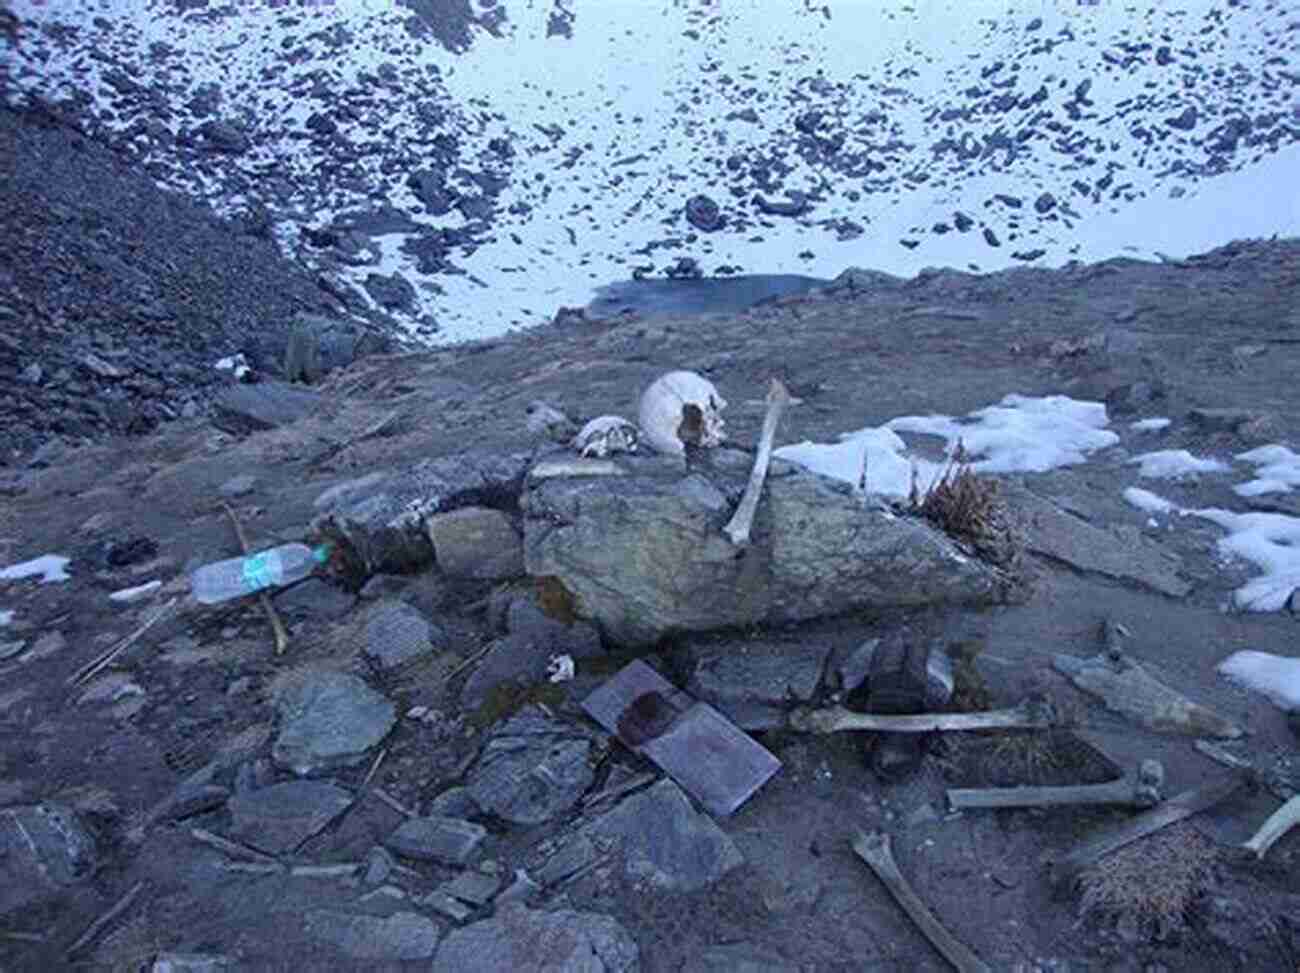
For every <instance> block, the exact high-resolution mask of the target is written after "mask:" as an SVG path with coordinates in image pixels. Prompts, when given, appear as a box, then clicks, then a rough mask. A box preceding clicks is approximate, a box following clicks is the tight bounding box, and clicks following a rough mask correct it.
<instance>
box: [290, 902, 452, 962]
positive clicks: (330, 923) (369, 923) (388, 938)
mask: <svg viewBox="0 0 1300 973" xmlns="http://www.w3.org/2000/svg"><path fill="white" fill-rule="evenodd" d="M303 920H304V925H305V926H306V929H307V932H308V933H309V934H310V935H311V936H312V937H313V938H315V939H316V940H318V941H319V942H323V943H329V944H330V945H332V946H334V947H336V948H337V949H339V950H341V951H342V952H343V953H345V954H347V955H348V956H351V957H352V958H353V959H358V960H417V959H428V958H429V957H431V956H432V955H433V953H434V950H436V949H437V948H438V937H439V935H440V932H439V930H438V924H437V923H436V922H434V921H433V920H432V919H430V918H429V917H428V916H422V915H420V914H419V913H416V912H395V913H393V914H392V915H391V916H368V915H358V914H356V913H352V912H342V911H340V910H337V909H313V910H312V911H311V912H308V913H307V915H306V916H304V917H303Z"/></svg>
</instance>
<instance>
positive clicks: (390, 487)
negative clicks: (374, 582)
mask: <svg viewBox="0 0 1300 973" xmlns="http://www.w3.org/2000/svg"><path fill="white" fill-rule="evenodd" d="M529 461H530V457H529V455H528V454H527V453H508V454H503V453H496V452H491V451H488V450H471V451H467V452H463V453H454V454H451V455H448V456H439V457H436V458H433V459H427V460H421V461H420V462H418V463H415V464H413V465H412V466H409V467H404V468H402V469H398V470H393V471H389V472H387V473H383V474H370V475H369V476H366V477H363V478H361V479H357V480H350V481H346V482H344V483H339V484H336V485H335V486H333V487H331V488H330V489H329V490H327V491H325V493H323V494H321V496H319V497H317V499H316V502H315V505H316V509H317V510H318V511H320V513H319V514H318V516H317V517H316V518H315V519H314V520H313V522H312V530H313V532H315V533H319V534H321V535H322V536H325V537H332V538H334V539H337V540H341V541H343V542H346V544H347V545H348V547H349V548H350V549H351V550H352V551H354V552H355V554H356V556H357V558H358V559H359V560H360V561H361V562H362V563H363V564H364V566H365V570H366V573H367V574H378V573H380V572H384V571H387V572H390V573H403V572H408V571H410V570H412V569H413V568H417V567H423V566H425V565H427V564H429V563H431V562H432V560H433V545H432V544H431V543H430V541H429V537H428V534H427V532H426V531H425V529H424V519H425V518H426V517H428V516H430V515H432V514H436V513H441V512H443V511H446V510H454V509H455V508H457V507H465V506H474V505H477V506H489V507H490V506H498V505H505V504H511V503H514V502H515V501H516V499H517V498H518V496H519V493H520V491H521V490H522V488H523V481H524V474H525V473H526V471H527V468H528V463H529Z"/></svg>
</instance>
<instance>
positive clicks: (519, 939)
mask: <svg viewBox="0 0 1300 973" xmlns="http://www.w3.org/2000/svg"><path fill="white" fill-rule="evenodd" d="M638 969H640V951H639V950H638V948H637V945H636V941H635V940H634V939H633V938H632V937H631V936H630V935H629V934H628V932H627V930H625V929H624V928H623V927H622V926H621V925H620V924H619V923H618V921H617V920H615V919H612V918H610V917H609V916H603V915H599V914H597V913H594V912H575V911H573V910H571V909H557V910H554V911H550V912H541V911H537V910H534V909H529V908H527V907H525V906H523V905H519V904H516V903H510V904H507V905H505V906H503V907H502V908H500V909H499V910H498V911H497V914H496V915H495V916H493V917H492V918H491V919H484V920H482V921H481V922H475V923H473V924H471V925H468V926H466V927H465V928H463V929H453V930H452V931H451V932H450V933H448V934H447V938H446V939H444V940H443V941H442V945H441V946H439V948H438V955H437V956H435V957H434V960H433V965H432V967H431V968H430V973H464V971H465V970H510V971H512V973H635V971H636V970H638Z"/></svg>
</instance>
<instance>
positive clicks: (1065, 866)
mask: <svg viewBox="0 0 1300 973" xmlns="http://www.w3.org/2000/svg"><path fill="white" fill-rule="evenodd" d="M1249 779H1250V778H1249V776H1248V775H1245V774H1241V773H1239V772H1237V771H1230V772H1228V773H1225V774H1221V775H1219V776H1217V777H1212V778H1211V779H1210V780H1209V781H1207V782H1206V783H1204V784H1202V785H1201V786H1200V787H1194V788H1192V789H1191V790H1189V791H1183V792H1182V793H1181V794H1176V795H1175V796H1173V797H1171V798H1169V800H1167V801H1165V802H1164V803H1163V804H1161V805H1159V806H1158V807H1154V808H1152V809H1151V810H1149V811H1144V812H1143V813H1141V814H1139V815H1138V816H1137V817H1135V818H1131V819H1129V820H1128V821H1126V822H1124V824H1122V825H1120V826H1119V827H1117V828H1113V829H1109V830H1106V831H1103V832H1102V833H1101V834H1099V835H1097V836H1096V837H1094V838H1091V839H1089V840H1088V841H1085V842H1084V843H1083V844H1082V845H1080V846H1079V847H1078V848H1076V849H1074V851H1072V852H1070V853H1069V854H1068V855H1065V856H1064V857H1062V858H1059V859H1057V860H1056V861H1055V862H1053V863H1052V878H1053V881H1054V882H1055V883H1056V884H1057V885H1058V886H1068V885H1069V884H1070V883H1072V882H1073V881H1074V879H1075V878H1076V877H1077V876H1078V874H1079V872H1081V871H1083V870H1084V869H1085V868H1088V867H1089V866H1091V865H1093V864H1095V863H1096V862H1097V861H1098V860H1099V859H1100V858H1102V857H1104V856H1106V855H1109V854H1110V853H1111V852H1112V851H1116V850H1117V849H1119V848H1123V847H1124V846H1125V845H1127V844H1130V843H1132V842H1134V841H1137V840H1138V839H1139V838H1145V837H1146V836H1147V835H1149V834H1154V833H1155V832H1157V831H1159V830H1160V829H1161V828H1166V827H1168V826H1169V825H1171V824H1174V823H1176V822H1178V821H1181V820H1183V819H1184V818H1189V817H1191V816H1192V815H1193V814H1196V813H1197V812H1198V811H1204V810H1205V809H1206V808H1208V807H1213V806H1214V805H1215V804H1218V803H1219V802H1220V801H1222V800H1224V799H1225V798H1227V797H1230V796H1231V795H1233V794H1235V793H1236V792H1237V790H1238V789H1239V788H1241V787H1242V786H1244V785H1245V784H1246V783H1247V782H1248V780H1249Z"/></svg>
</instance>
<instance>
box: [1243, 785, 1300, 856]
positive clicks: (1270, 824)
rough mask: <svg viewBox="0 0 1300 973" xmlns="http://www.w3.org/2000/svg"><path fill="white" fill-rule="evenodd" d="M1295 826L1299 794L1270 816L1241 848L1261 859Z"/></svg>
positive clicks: (1299, 814)
mask: <svg viewBox="0 0 1300 973" xmlns="http://www.w3.org/2000/svg"><path fill="white" fill-rule="evenodd" d="M1297 824H1300V794H1297V795H1296V796H1295V797H1293V798H1291V800H1289V801H1287V802H1286V803H1285V804H1283V805H1282V806H1281V807H1280V808H1278V809H1277V810H1276V811H1274V812H1273V813H1272V814H1270V815H1269V817H1268V820H1267V821H1265V822H1264V823H1263V824H1262V825H1260V828H1259V830H1258V831H1256V832H1255V834H1254V835H1253V836H1252V837H1251V839H1250V840H1249V841H1247V842H1246V843H1245V844H1243V845H1242V846H1241V847H1243V848H1245V849H1246V850H1247V851H1253V852H1254V853H1255V857H1256V858H1263V857H1264V856H1265V855H1266V854H1267V853H1268V850H1269V849H1270V848H1272V847H1273V845H1274V843H1275V842H1276V841H1277V840H1278V839H1279V838H1281V837H1282V836H1283V835H1284V834H1286V833H1287V832H1288V831H1290V830H1291V829H1292V828H1294V827H1295V826H1296V825H1297Z"/></svg>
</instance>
